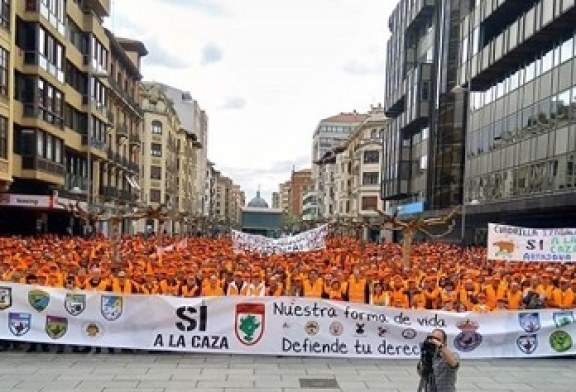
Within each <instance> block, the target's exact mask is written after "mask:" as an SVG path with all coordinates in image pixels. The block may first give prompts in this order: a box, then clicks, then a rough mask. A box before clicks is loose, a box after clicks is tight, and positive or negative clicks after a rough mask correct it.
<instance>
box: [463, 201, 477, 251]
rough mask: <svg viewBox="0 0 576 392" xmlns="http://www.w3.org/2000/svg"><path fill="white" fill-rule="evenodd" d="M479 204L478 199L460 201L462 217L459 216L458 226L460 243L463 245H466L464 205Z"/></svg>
mask: <svg viewBox="0 0 576 392" xmlns="http://www.w3.org/2000/svg"><path fill="white" fill-rule="evenodd" d="M479 204H480V201H479V200H476V199H474V200H472V201H471V202H470V203H466V201H464V203H462V211H461V214H462V217H461V218H460V223H461V227H460V241H461V243H462V245H463V246H465V245H466V205H469V206H477V205H479Z"/></svg>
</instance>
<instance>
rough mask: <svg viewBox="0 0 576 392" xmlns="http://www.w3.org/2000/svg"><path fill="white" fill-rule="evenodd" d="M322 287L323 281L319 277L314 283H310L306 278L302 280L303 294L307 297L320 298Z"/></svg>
mask: <svg viewBox="0 0 576 392" xmlns="http://www.w3.org/2000/svg"><path fill="white" fill-rule="evenodd" d="M323 289H324V283H323V282H322V280H321V279H316V282H314V284H310V281H309V280H308V279H306V280H305V281H304V296H305V297H308V298H321V297H322V291H323Z"/></svg>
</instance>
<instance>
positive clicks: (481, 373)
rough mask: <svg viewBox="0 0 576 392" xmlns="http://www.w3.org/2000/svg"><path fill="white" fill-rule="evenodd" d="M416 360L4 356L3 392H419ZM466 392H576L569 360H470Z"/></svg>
mask: <svg viewBox="0 0 576 392" xmlns="http://www.w3.org/2000/svg"><path fill="white" fill-rule="evenodd" d="M415 365H416V364H415V362H414V361H412V360H381V361H377V360H352V359H350V360H345V359H305V358H278V357H264V356H228V355H198V354H185V355H182V354H170V353H166V354H164V353H157V354H149V353H139V354H73V353H68V354H55V353H25V352H20V351H9V352H2V353H0V391H1V392H68V391H70V392H71V391H74V392H76V391H77V392H190V391H196V392H248V391H255V392H296V391H306V392H314V391H322V392H330V391H350V392H351V391H358V392H360V391H416V389H417V384H418V379H417V376H416V374H415V370H414V369H415ZM457 386H458V391H459V392H466V391H470V392H471V391H484V392H486V391H547V392H559V391H563V392H568V391H570V392H574V391H576V361H575V360H574V359H573V358H569V359H522V360H520V359H516V360H489V361H479V360H475V361H473V360H466V361H464V362H463V363H462V367H461V369H460V371H459V376H458V384H457Z"/></svg>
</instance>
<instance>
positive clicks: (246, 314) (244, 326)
mask: <svg viewBox="0 0 576 392" xmlns="http://www.w3.org/2000/svg"><path fill="white" fill-rule="evenodd" d="M234 324H235V328H234V332H235V333H236V338H238V340H239V341H240V343H242V344H244V345H245V346H252V345H254V344H256V343H258V342H259V341H260V339H261V338H262V336H263V335H264V327H265V325H266V306H265V305H264V304H259V303H254V304H252V303H242V304H237V305H236V316H235V323H234Z"/></svg>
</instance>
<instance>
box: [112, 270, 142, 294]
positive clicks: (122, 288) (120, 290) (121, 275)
mask: <svg viewBox="0 0 576 392" xmlns="http://www.w3.org/2000/svg"><path fill="white" fill-rule="evenodd" d="M112 291H113V292H114V293H116V294H134V293H137V292H138V290H137V288H136V287H135V285H134V283H133V282H132V280H130V279H128V278H127V277H126V272H124V271H120V272H118V277H117V278H116V279H114V280H113V281H112Z"/></svg>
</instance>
